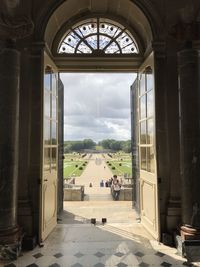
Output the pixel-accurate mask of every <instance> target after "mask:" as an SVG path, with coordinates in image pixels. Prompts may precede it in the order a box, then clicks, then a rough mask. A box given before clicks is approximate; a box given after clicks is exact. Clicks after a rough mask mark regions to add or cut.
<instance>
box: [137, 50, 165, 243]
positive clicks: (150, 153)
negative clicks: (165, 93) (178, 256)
mask: <svg viewBox="0 0 200 267" xmlns="http://www.w3.org/2000/svg"><path fill="white" fill-rule="evenodd" d="M137 85H138V92H137V94H135V95H136V96H137V99H138V103H137V105H138V112H137V114H138V116H137V117H138V118H137V119H138V124H137V125H138V127H137V128H138V150H139V192H137V194H138V196H139V200H137V199H136V200H137V202H139V205H140V216H141V223H142V224H143V225H144V227H145V228H146V229H147V230H148V231H149V232H150V233H151V235H152V236H153V237H154V238H155V239H159V232H160V231H159V216H158V190H157V187H158V186H157V166H156V148H155V144H156V136H155V83H154V56H153V53H152V54H151V55H150V56H149V57H148V58H147V59H146V60H145V62H144V63H143V64H142V66H141V68H140V69H139V72H138V77H137ZM137 191H138V190H137Z"/></svg>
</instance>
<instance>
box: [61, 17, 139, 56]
mask: <svg viewBox="0 0 200 267" xmlns="http://www.w3.org/2000/svg"><path fill="white" fill-rule="evenodd" d="M58 53H59V54H92V55H104V54H133V53H134V54H138V53H139V50H138V47H137V44H136V41H135V39H134V38H133V36H132V34H131V33H130V31H129V30H128V29H126V28H125V27H124V26H123V25H121V24H119V23H118V22H115V21H113V20H110V19H106V18H91V19H88V20H84V21H82V22H79V23H78V24H76V25H74V26H72V27H71V28H70V29H69V30H68V31H67V32H66V34H65V35H64V37H63V38H62V41H61V43H60V45H59V47H58Z"/></svg>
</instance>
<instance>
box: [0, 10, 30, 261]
mask: <svg viewBox="0 0 200 267" xmlns="http://www.w3.org/2000/svg"><path fill="white" fill-rule="evenodd" d="M13 8H14V7H13ZM3 11H4V12H2V14H1V15H0V40H1V43H0V86H1V88H0V125H1V127H0V259H7V260H13V259H16V258H17V256H18V254H19V252H20V249H21V239H22V235H21V230H20V227H19V226H18V224H17V192H18V190H17V187H18V156H19V155H18V153H19V151H18V149H19V148H18V139H19V84H20V53H19V52H18V51H17V50H16V49H15V43H16V40H17V39H19V38H24V37H25V36H28V35H30V34H31V33H32V31H33V23H32V21H31V20H30V18H29V17H27V16H22V17H21V16H17V15H15V10H14V9H13V12H12V14H11V13H7V12H6V10H4V9H3Z"/></svg>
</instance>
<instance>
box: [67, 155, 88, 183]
mask: <svg viewBox="0 0 200 267" xmlns="http://www.w3.org/2000/svg"><path fill="white" fill-rule="evenodd" d="M86 165H87V161H86V160H85V159H84V158H82V155H81V154H78V153H74V154H65V159H64V166H63V167H64V168H63V170H64V171H63V172H64V179H69V178H71V177H73V176H76V177H77V176H80V175H81V174H82V172H83V171H84V169H85V167H86ZM80 167H82V170H80V169H79V168H80Z"/></svg>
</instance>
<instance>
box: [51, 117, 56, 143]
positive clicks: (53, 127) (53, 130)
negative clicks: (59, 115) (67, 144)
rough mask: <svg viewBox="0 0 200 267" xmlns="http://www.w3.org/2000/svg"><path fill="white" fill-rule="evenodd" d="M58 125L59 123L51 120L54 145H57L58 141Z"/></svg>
mask: <svg viewBox="0 0 200 267" xmlns="http://www.w3.org/2000/svg"><path fill="white" fill-rule="evenodd" d="M56 127H57V123H56V122H54V121H52V122H51V140H52V145H56V143H57V140H56V139H57V132H56V131H57V129H56Z"/></svg>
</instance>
